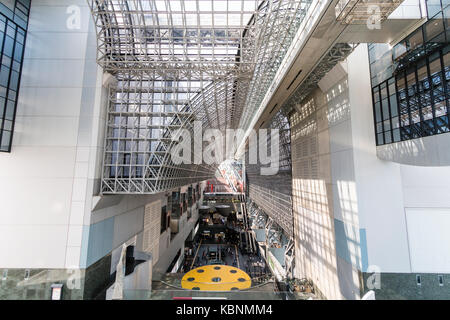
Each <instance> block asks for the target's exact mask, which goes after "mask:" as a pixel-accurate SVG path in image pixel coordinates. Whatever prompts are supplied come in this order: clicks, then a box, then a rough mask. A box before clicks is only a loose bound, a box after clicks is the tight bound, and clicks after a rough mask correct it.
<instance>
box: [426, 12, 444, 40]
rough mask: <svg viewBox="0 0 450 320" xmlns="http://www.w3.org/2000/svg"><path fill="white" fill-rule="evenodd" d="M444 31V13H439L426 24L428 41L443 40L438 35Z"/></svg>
mask: <svg viewBox="0 0 450 320" xmlns="http://www.w3.org/2000/svg"><path fill="white" fill-rule="evenodd" d="M443 32H444V21H443V19H442V13H439V14H438V15H436V16H435V17H434V18H433V19H431V20H429V21H428V22H427V23H426V24H425V35H426V40H427V41H432V42H441V41H442V40H441V39H439V37H438V35H440V34H441V33H442V34H443ZM435 38H436V39H435Z"/></svg>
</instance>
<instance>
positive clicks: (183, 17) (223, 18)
mask: <svg viewBox="0 0 450 320" xmlns="http://www.w3.org/2000/svg"><path fill="white" fill-rule="evenodd" d="M88 3H89V5H90V8H91V11H92V15H93V19H94V22H95V25H96V28H97V40H98V63H99V64H100V65H101V66H102V67H103V69H104V70H105V71H106V72H109V73H111V74H113V75H114V76H115V77H116V78H117V80H118V82H117V85H113V86H111V88H110V94H109V107H108V117H107V121H108V123H107V132H106V143H105V156H104V164H103V179H102V193H104V194H106V193H157V192H161V191H165V190H169V189H171V188H174V187H177V186H181V185H184V184H189V183H192V182H195V181H200V180H205V179H207V178H210V177H212V176H214V172H215V170H216V167H214V166H206V165H184V166H179V165H174V164H173V163H172V161H171V157H170V150H171V149H172V147H173V144H174V142H173V141H172V137H173V136H174V134H175V132H177V130H178V129H180V128H184V129H188V130H191V131H192V130H193V121H194V120H200V121H202V122H203V125H204V128H205V127H207V128H214V129H220V130H225V129H227V128H237V127H238V126H239V124H240V123H241V124H242V123H244V124H245V123H246V120H245V119H248V118H249V115H251V114H253V113H254V110H253V108H252V106H253V105H255V101H256V100H258V99H262V96H263V95H264V94H265V90H266V89H267V86H268V85H269V84H270V82H271V81H272V79H273V76H274V75H275V72H276V71H277V69H278V67H279V65H280V63H281V61H282V59H283V57H284V54H285V53H286V51H287V48H288V47H289V45H290V42H291V41H292V38H293V35H294V34H295V32H296V31H297V28H298V26H299V24H300V22H301V21H302V19H303V18H304V16H305V14H306V10H307V9H308V7H309V5H310V3H311V0H306V1H305V0H266V1H255V0H214V1H212V0H179V1H178V0H177V1H173V0H170V1H168V0H164V1H156V0H88ZM252 110H253V111H252Z"/></svg>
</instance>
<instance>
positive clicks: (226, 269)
mask: <svg viewBox="0 0 450 320" xmlns="http://www.w3.org/2000/svg"><path fill="white" fill-rule="evenodd" d="M251 285H252V280H251V278H250V276H249V275H248V274H247V273H245V272H244V271H242V270H241V269H238V268H235V267H232V266H225V265H217V264H215V265H206V266H202V267H198V268H196V269H193V270H191V271H189V272H188V273H186V274H185V275H184V276H183V279H181V287H182V288H183V289H189V290H203V291H231V290H242V289H247V288H250V287H251Z"/></svg>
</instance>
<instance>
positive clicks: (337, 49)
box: [282, 43, 356, 115]
mask: <svg viewBox="0 0 450 320" xmlns="http://www.w3.org/2000/svg"><path fill="white" fill-rule="evenodd" d="M355 47H356V44H355V45H352V44H347V43H337V44H335V45H334V46H333V47H332V48H331V49H330V50H329V51H328V53H327V54H326V55H325V56H324V57H323V58H322V60H321V61H320V62H319V64H318V65H317V67H316V68H314V70H313V71H312V72H311V73H310V74H309V75H308V77H307V78H306V79H305V81H303V82H302V84H301V85H300V86H299V87H298V88H297V89H296V90H295V91H294V93H293V94H292V95H291V96H290V97H289V99H288V100H287V102H286V103H285V104H284V105H283V107H282V110H283V113H284V114H287V115H288V114H290V113H291V112H292V110H293V109H294V107H295V105H297V104H299V103H301V102H302V101H303V100H304V99H305V98H306V97H307V96H308V95H309V94H310V93H311V92H312V91H313V90H314V89H315V88H316V87H317V84H318V83H319V81H320V80H321V79H322V78H323V77H324V76H325V75H326V74H327V73H328V72H329V71H331V69H333V68H334V66H336V64H338V63H339V62H341V61H344V60H345V59H346V58H347V57H348V56H349V55H350V53H352V52H353V50H354V49H355Z"/></svg>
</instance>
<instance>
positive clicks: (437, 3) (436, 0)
mask: <svg viewBox="0 0 450 320" xmlns="http://www.w3.org/2000/svg"><path fill="white" fill-rule="evenodd" d="M441 9H442V7H441V0H427V11H428V18H431V17H433V16H435V15H436V14H437V13H438V12H439V11H441Z"/></svg>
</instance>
